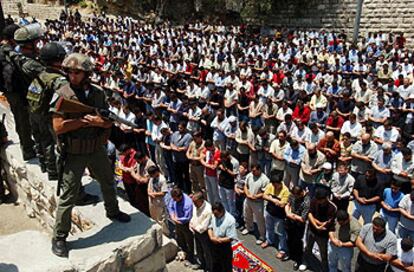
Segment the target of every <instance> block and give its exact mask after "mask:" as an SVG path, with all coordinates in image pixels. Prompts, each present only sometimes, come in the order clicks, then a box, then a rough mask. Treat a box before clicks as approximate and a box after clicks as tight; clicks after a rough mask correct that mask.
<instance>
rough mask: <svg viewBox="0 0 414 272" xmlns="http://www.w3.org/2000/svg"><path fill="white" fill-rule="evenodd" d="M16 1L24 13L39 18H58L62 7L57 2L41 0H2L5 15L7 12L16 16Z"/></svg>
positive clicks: (17, 12)
mask: <svg viewBox="0 0 414 272" xmlns="http://www.w3.org/2000/svg"><path fill="white" fill-rule="evenodd" d="M18 3H21V4H22V8H23V13H24V14H26V15H29V16H33V17H35V18H37V19H41V20H45V19H57V18H59V14H60V11H61V10H62V8H63V6H60V5H59V2H47V1H42V2H38V3H28V2H27V0H7V1H2V6H3V12H4V14H5V16H7V15H8V14H11V15H12V16H18V15H19V10H18V8H17V5H18ZM46 3H47V4H46Z"/></svg>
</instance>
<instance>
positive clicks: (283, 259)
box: [281, 253, 289, 262]
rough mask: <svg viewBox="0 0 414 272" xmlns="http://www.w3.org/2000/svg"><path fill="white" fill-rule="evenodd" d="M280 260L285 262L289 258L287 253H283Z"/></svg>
mask: <svg viewBox="0 0 414 272" xmlns="http://www.w3.org/2000/svg"><path fill="white" fill-rule="evenodd" d="M281 260H282V262H286V261H288V260H289V255H288V254H286V253H285V256H283V257H282V259H281Z"/></svg>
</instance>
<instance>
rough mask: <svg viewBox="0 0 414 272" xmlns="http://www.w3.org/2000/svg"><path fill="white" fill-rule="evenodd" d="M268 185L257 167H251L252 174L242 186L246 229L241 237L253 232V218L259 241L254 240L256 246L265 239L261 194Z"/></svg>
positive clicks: (266, 178) (267, 181) (267, 180)
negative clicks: (244, 195) (244, 196)
mask: <svg viewBox="0 0 414 272" xmlns="http://www.w3.org/2000/svg"><path fill="white" fill-rule="evenodd" d="M267 184H269V178H268V177H266V176H265V175H264V174H263V173H262V170H261V168H260V166H259V165H253V166H252V172H251V173H249V174H248V175H247V177H246V184H245V185H244V193H245V194H246V200H245V201H244V207H243V212H244V220H245V221H246V229H245V230H243V231H242V234H243V235H246V234H248V233H249V232H253V218H254V219H255V222H256V223H257V228H258V229H259V239H257V240H256V244H257V245H261V244H262V243H263V241H264V239H265V232H266V227H265V220H264V216H263V208H264V201H263V193H264V191H265V189H266V186H267Z"/></svg>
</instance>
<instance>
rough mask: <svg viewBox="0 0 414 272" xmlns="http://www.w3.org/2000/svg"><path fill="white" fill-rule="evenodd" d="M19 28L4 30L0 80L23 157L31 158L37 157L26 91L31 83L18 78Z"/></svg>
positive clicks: (0, 52) (10, 27)
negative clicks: (17, 31)
mask: <svg viewBox="0 0 414 272" xmlns="http://www.w3.org/2000/svg"><path fill="white" fill-rule="evenodd" d="M18 29H19V26H18V25H15V24H12V25H8V26H6V27H5V28H4V30H3V33H2V34H3V43H2V45H1V47H0V66H1V70H2V71H1V72H2V74H1V75H0V81H1V84H0V85H1V88H2V90H1V91H3V92H4V95H5V96H6V98H7V101H8V102H9V105H10V109H11V111H12V113H13V117H14V122H15V124H16V131H17V134H18V135H19V140H20V145H21V148H22V153H23V159H24V160H30V159H32V158H34V157H36V154H35V152H34V145H35V144H34V142H33V140H32V132H31V128H30V122H29V111H28V105H27V100H26V91H27V87H28V86H29V84H27V85H26V84H25V82H24V80H23V79H22V78H20V79H17V78H16V77H17V76H18V75H19V73H18V71H17V67H16V65H15V63H14V62H15V60H14V59H15V58H16V57H17V56H21V54H19V53H17V52H16V51H15V47H16V42H15V40H14V34H15V32H16V30H18Z"/></svg>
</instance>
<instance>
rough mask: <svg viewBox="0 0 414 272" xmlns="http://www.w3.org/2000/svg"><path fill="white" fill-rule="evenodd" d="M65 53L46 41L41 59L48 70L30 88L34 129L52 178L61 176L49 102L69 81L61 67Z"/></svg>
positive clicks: (29, 94)
mask: <svg viewBox="0 0 414 272" xmlns="http://www.w3.org/2000/svg"><path fill="white" fill-rule="evenodd" d="M65 56H66V51H65V49H64V48H63V47H62V46H61V45H59V44H58V43H48V44H46V45H45V46H44V47H43V48H42V49H41V50H40V60H41V62H42V63H43V64H44V65H46V70H45V71H43V72H41V73H40V74H39V75H38V76H37V77H36V78H35V79H34V80H33V82H32V83H31V84H30V86H29V90H28V92H27V100H28V102H29V110H30V124H31V126H32V132H33V135H34V137H35V139H38V140H39V148H38V149H39V152H38V153H39V154H41V156H40V157H41V158H42V159H43V160H44V164H45V166H46V171H47V174H48V178H49V180H56V179H57V178H58V175H57V169H56V155H55V139H54V133H53V128H52V121H51V116H50V113H49V104H50V101H51V99H52V96H53V94H54V91H55V90H57V89H59V88H60V87H62V86H64V85H66V84H67V83H68V81H67V80H66V78H65V77H64V75H63V73H62V72H61V71H60V70H59V69H60V65H61V63H62V61H63V59H64V58H65Z"/></svg>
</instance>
